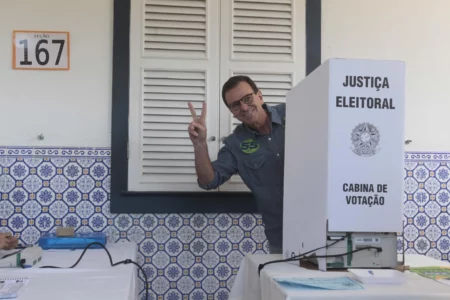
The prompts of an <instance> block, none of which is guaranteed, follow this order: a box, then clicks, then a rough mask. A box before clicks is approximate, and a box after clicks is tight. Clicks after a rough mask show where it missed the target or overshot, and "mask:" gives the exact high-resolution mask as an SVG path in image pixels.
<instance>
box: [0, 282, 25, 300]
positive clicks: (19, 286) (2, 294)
mask: <svg viewBox="0 0 450 300" xmlns="http://www.w3.org/2000/svg"><path fill="white" fill-rule="evenodd" d="M27 284H28V277H20V278H0V299H13V298H17V297H18V295H19V292H20V291H21V290H23V289H24V288H25V287H26V286H27Z"/></svg>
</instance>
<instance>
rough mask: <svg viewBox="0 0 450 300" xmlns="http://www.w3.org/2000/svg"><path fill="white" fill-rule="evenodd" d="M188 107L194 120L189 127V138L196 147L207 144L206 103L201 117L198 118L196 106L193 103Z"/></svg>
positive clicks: (189, 103)
mask: <svg viewBox="0 0 450 300" xmlns="http://www.w3.org/2000/svg"><path fill="white" fill-rule="evenodd" d="M188 106H189V109H190V111H191V115H192V119H193V121H192V122H191V123H190V124H189V127H188V132H189V138H190V139H191V141H192V143H193V144H194V146H195V145H200V144H202V143H205V142H206V102H203V105H202V113H201V115H200V117H197V113H196V112H195V109H194V106H193V105H192V103H191V102H188Z"/></svg>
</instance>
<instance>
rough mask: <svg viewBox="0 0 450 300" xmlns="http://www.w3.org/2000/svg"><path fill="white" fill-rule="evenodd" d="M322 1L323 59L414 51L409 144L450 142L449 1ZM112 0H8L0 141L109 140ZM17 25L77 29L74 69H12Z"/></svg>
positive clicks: (2, 33)
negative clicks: (449, 130) (449, 131)
mask: <svg viewBox="0 0 450 300" xmlns="http://www.w3.org/2000/svg"><path fill="white" fill-rule="evenodd" d="M322 1H323V4H322V13H323V16H322V57H323V60H326V59H327V58H329V57H356V58H379V59H400V60H404V61H406V64H407V79H406V84H407V89H406V96H407V111H406V135H407V137H408V138H410V139H412V140H413V142H412V144H410V145H408V146H407V147H406V150H408V151H416V150H423V151H450V138H448V137H447V136H448V134H447V130H446V121H447V119H448V117H447V114H448V112H449V111H450V101H449V100H450V99H449V97H450V96H449V95H450V84H449V82H448V78H449V75H448V74H449V70H450V55H449V54H448V53H450V39H448V38H445V37H446V36H448V28H450V19H449V18H448V16H447V12H448V11H450V1H447V0H433V1H430V0H395V1H392V0H322ZM112 8H113V0H95V1H92V0H77V1H69V0H64V1H63V0H21V1H11V0H2V1H0V40H1V41H2V42H1V43H0V128H1V129H0V145H7V146H13V145H14V146H33V145H52V146H80V147H85V146H90V147H102V146H110V112H111V70H112V62H111V61H112V22H113V20H112V13H113V11H112ZM14 29H22V30H25V29H33V30H34V29H41V30H64V31H70V33H71V70H70V71H13V70H12V68H11V59H12V53H11V52H12V45H11V43H12V42H11V41H12V31H13V30H14ZM39 133H43V134H44V136H45V139H44V140H43V141H38V140H37V138H36V136H37V135H38V134H39Z"/></svg>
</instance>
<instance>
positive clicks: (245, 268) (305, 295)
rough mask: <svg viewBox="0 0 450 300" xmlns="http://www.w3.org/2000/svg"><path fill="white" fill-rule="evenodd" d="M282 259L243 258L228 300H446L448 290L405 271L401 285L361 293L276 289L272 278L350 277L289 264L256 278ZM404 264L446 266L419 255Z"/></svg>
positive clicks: (367, 288) (407, 258) (449, 296)
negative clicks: (405, 280)
mask: <svg viewBox="0 0 450 300" xmlns="http://www.w3.org/2000/svg"><path fill="white" fill-rule="evenodd" d="M278 259H282V256H281V255H280V254H269V255H261V254H260V255H247V256H246V257H245V258H244V259H243V261H242V263H241V266H240V269H239V272H238V274H237V276H236V278H235V281H234V284H233V287H232V289H231V292H230V298H229V300H244V299H245V300H260V299H261V300H269V299H270V300H299V299H314V300H318V299H365V300H372V299H377V300H378V299H383V300H389V299H395V300H402V299H405V300H406V299H408V300H416V299H450V286H447V285H445V284H442V283H439V282H436V281H433V280H430V279H427V278H424V277H422V276H420V275H418V274H415V273H412V272H409V271H406V272H405V273H406V275H407V276H408V280H407V282H406V283H405V284H389V285H388V284H363V286H364V290H351V291H299V290H289V291H288V290H286V289H284V288H282V287H281V286H280V285H278V284H277V283H276V282H275V280H274V278H275V277H284V276H286V277H335V276H348V277H353V275H352V274H351V273H349V272H332V271H327V272H322V271H317V270H308V269H305V268H300V267H299V266H298V265H293V264H290V263H275V264H270V265H266V266H265V267H264V269H263V270H262V271H261V276H258V266H259V264H261V263H265V262H268V261H272V260H278ZM405 264H406V265H409V266H410V267H422V266H450V263H449V262H445V261H439V260H436V259H433V258H431V257H427V256H422V255H406V256H405Z"/></svg>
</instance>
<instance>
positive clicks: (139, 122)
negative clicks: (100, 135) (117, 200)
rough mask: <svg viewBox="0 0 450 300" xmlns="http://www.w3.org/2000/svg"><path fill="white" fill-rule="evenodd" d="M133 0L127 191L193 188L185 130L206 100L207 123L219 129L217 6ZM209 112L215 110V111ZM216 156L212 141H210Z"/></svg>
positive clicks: (213, 131) (214, 132)
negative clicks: (193, 108) (194, 109)
mask: <svg viewBox="0 0 450 300" xmlns="http://www.w3.org/2000/svg"><path fill="white" fill-rule="evenodd" d="M139 3H140V2H139V1H132V10H131V11H132V16H131V19H132V20H133V19H134V18H135V19H134V20H140V19H141V18H142V17H143V20H142V22H132V24H131V30H130V35H131V38H130V51H131V52H130V54H131V55H130V132H129V136H130V144H129V187H128V189H129V190H131V191H197V190H200V189H199V187H198V185H197V176H196V173H195V164H194V149H193V147H192V143H191V141H190V139H189V136H188V133H187V127H188V124H189V123H190V122H191V121H192V116H191V114H190V111H189V108H188V104H187V103H188V101H190V102H192V103H193V105H194V107H195V108H196V110H197V114H198V115H200V113H201V107H202V102H203V101H207V104H208V114H207V128H208V133H209V135H210V137H217V136H218V123H217V119H218V115H217V112H216V111H217V105H218V102H217V94H218V90H219V75H218V71H217V70H218V69H219V40H218V35H217V32H218V30H219V22H218V20H219V15H218V11H219V7H218V2H216V1H207V0H189V1H185V0H177V1H174V0H146V1H142V4H139ZM214 113H215V114H214ZM208 147H209V150H210V154H211V159H215V157H216V155H217V151H218V142H217V141H216V140H214V139H212V138H210V141H209V142H208Z"/></svg>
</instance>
